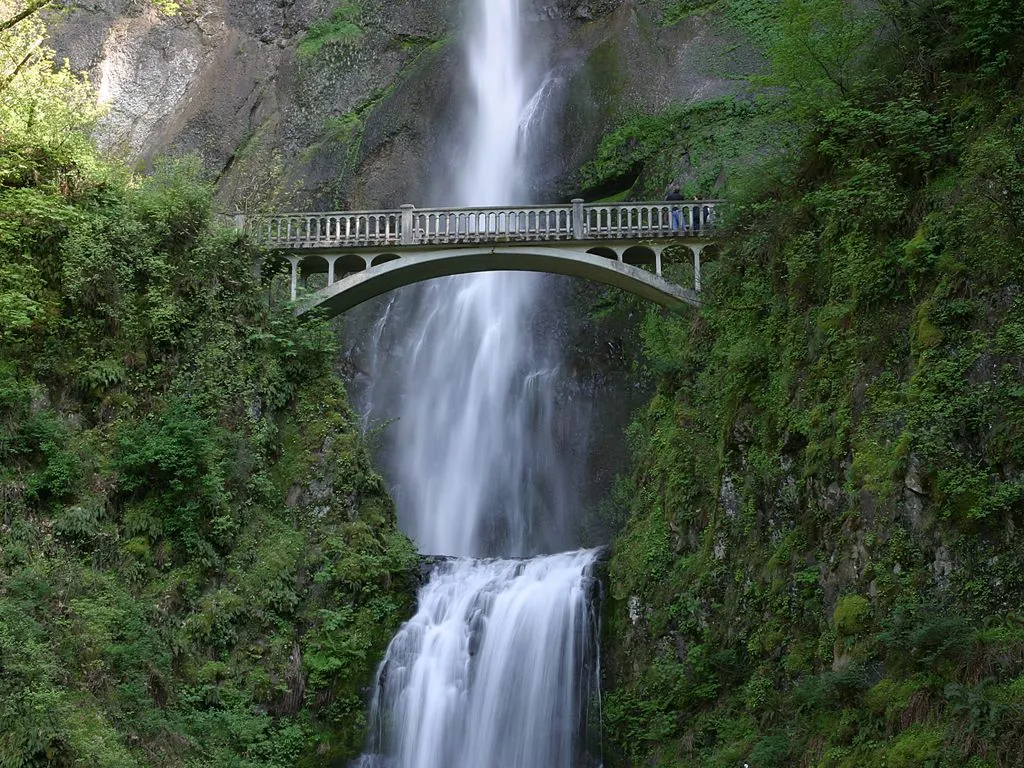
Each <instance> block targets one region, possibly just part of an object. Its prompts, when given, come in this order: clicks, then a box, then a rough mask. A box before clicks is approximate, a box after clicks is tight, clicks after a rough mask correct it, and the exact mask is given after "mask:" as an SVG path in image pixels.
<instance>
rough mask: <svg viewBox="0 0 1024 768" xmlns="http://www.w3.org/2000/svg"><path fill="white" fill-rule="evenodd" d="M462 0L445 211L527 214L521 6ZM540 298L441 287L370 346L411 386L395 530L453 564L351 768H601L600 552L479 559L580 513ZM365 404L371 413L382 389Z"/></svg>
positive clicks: (502, 288)
mask: <svg viewBox="0 0 1024 768" xmlns="http://www.w3.org/2000/svg"><path fill="white" fill-rule="evenodd" d="M469 3H470V7H469V16H470V19H471V24H470V27H469V29H468V30H467V41H468V50H467V54H468V62H469V72H470V84H471V88H470V90H471V93H470V94H469V99H470V100H471V101H472V106H473V110H472V115H473V118H472V119H471V120H470V121H469V125H468V128H467V140H466V144H465V146H464V151H463V153H462V160H463V165H462V167H461V173H460V178H459V181H458V183H457V185H456V189H455V190H454V191H453V194H452V197H453V198H454V199H453V200H451V202H453V203H454V204H456V205H465V206H485V205H508V204H514V203H519V202H522V199H521V198H522V190H523V189H524V188H525V183H524V179H523V178H522V176H523V174H522V172H521V168H523V167H524V166H525V165H526V163H525V156H526V155H525V153H527V152H528V149H529V146H530V135H531V130H532V129H533V126H535V125H536V124H537V122H538V121H537V119H536V118H537V116H538V114H539V113H540V111H541V110H542V109H543V101H544V95H543V93H544V91H545V90H546V88H545V85H544V84H542V85H540V87H539V88H538V87H536V86H532V85H531V83H530V78H529V77H528V76H527V75H526V74H525V73H526V70H527V67H526V66H525V62H524V61H523V60H522V50H521V44H520V41H521V30H520V15H519V2H518V0H469ZM542 290H543V281H542V279H541V278H539V277H538V276H536V275H530V274H523V273H490V274H482V275H473V276H465V277H460V278H452V279H447V280H439V281H434V282H432V283H430V284H429V285H427V286H426V287H425V288H423V289H421V290H419V291H417V292H416V293H415V294H413V296H412V297H413V298H418V301H416V302H415V303H414V304H412V305H411V306H410V308H409V309H405V310H397V311H396V312H395V313H394V314H395V315H398V316H401V317H402V324H403V327H404V328H406V329H410V330H411V336H410V337H409V338H407V339H406V340H405V341H404V343H402V344H400V346H399V347H398V348H397V349H396V350H391V352H390V354H388V355H382V354H380V350H379V349H376V348H375V349H374V350H373V351H372V352H371V365H373V366H374V367H375V368H376V370H373V371H371V376H370V378H371V379H377V380H382V379H387V377H392V376H397V377H399V379H400V381H401V390H402V391H401V397H400V405H399V406H398V409H397V414H396V415H397V416H398V421H397V423H395V424H394V425H392V426H391V428H390V429H391V430H393V432H392V435H391V439H392V452H391V453H392V455H391V457H390V460H389V464H390V467H389V469H390V472H389V475H390V477H391V479H392V481H393V482H394V483H395V485H396V493H395V495H396V499H397V502H398V509H399V519H400V522H401V523H402V525H403V527H404V528H405V530H406V531H407V532H408V533H410V534H411V535H412V537H413V538H414V539H415V540H416V542H417V543H418V545H419V546H420V549H421V550H422V551H425V552H429V553H443V554H450V555H458V556H461V557H460V558H459V559H456V560H453V561H450V562H447V563H445V564H444V565H442V566H439V567H438V568H437V569H436V570H435V572H434V573H433V574H432V576H431V579H430V582H429V583H428V584H427V585H426V586H424V587H423V588H422V589H421V590H420V594H419V607H418V611H417V613H416V616H415V617H414V618H412V619H411V620H410V621H409V622H407V623H406V624H405V625H404V626H403V627H402V628H401V630H400V631H399V632H398V634H397V635H396V636H395V638H394V639H393V640H392V642H391V645H390V646H389V648H388V652H387V657H386V659H385V661H384V663H383V664H382V665H381V667H380V669H379V671H378V676H377V684H376V687H375V689H374V699H373V705H372V708H371V738H370V742H369V744H368V746H367V751H366V753H365V754H364V755H363V756H362V757H361V758H360V759H359V761H358V762H357V763H356V765H357V766H358V767H359V768H575V767H577V766H581V765H584V764H588V761H589V760H591V758H590V757H589V756H588V755H589V752H588V749H587V746H588V745H587V739H586V733H585V732H586V728H585V725H586V724H587V722H589V721H590V720H591V719H592V718H591V715H592V713H593V711H594V709H593V708H594V707H595V705H596V702H597V701H598V698H597V694H598V691H597V676H596V675H597V645H596V644H597V631H596V624H597V619H596V613H595V607H594V592H595V589H594V585H595V581H594V579H593V577H592V575H591V569H592V566H593V564H594V561H595V559H596V553H595V552H594V551H580V552H572V553H567V554H560V555H547V556H541V557H533V558H532V559H529V560H510V559H499V560H474V559H470V558H472V557H480V556H489V555H501V556H503V557H517V556H526V555H535V554H536V553H538V552H550V551H552V547H557V546H562V547H564V546H567V544H568V537H567V535H566V530H567V526H566V522H567V520H568V517H569V515H570V514H571V513H572V512H574V511H578V510H577V509H574V507H573V504H574V495H575V493H574V491H573V489H574V488H575V487H576V484H575V482H574V478H572V477H571V475H572V471H571V469H572V468H571V464H570V462H569V461H568V460H567V459H566V458H565V453H566V451H565V450H564V446H561V445H560V441H559V438H558V435H557V434H556V427H555V425H556V423H557V416H558V414H557V413H556V411H557V408H556V400H555V396H556V390H557V388H558V386H559V381H560V380H561V378H562V376H563V375H564V374H563V373H562V364H561V357H560V354H559V350H558V346H557V344H556V343H553V342H551V341H550V340H546V339H545V337H544V335H543V334H539V333H537V324H535V323H532V322H531V315H532V314H533V313H534V312H536V311H537V302H538V296H539V294H540V293H541V291H542ZM404 298H405V294H403V295H400V296H399V299H398V300H397V301H398V303H399V304H400V303H401V302H402V300H403V299H404ZM392 309H393V306H392V304H390V303H389V305H388V308H387V310H386V313H385V316H384V317H382V319H381V325H380V326H379V327H377V328H376V329H375V331H374V333H375V339H376V340H377V342H378V344H379V341H380V339H381V337H382V332H383V330H384V326H383V324H384V323H386V322H387V319H388V317H391V316H393V313H392ZM374 356H376V357H374ZM387 365H394V366H395V367H396V368H397V371H394V370H388V369H387ZM381 399H383V400H386V399H387V398H381ZM367 400H368V402H370V403H371V404H372V405H373V406H374V407H375V408H377V409H379V407H380V406H379V404H378V400H374V399H373V396H372V392H371V393H370V396H369V398H367ZM381 415H383V416H384V417H385V418H387V417H388V416H389V414H381Z"/></svg>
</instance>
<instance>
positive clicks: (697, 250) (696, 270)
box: [690, 245, 704, 293]
mask: <svg viewBox="0 0 1024 768" xmlns="http://www.w3.org/2000/svg"><path fill="white" fill-rule="evenodd" d="M690 247H691V248H693V290H695V291H697V293H700V255H701V253H702V252H703V250H704V246H703V245H691V246H690Z"/></svg>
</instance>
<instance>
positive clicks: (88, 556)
mask: <svg viewBox="0 0 1024 768" xmlns="http://www.w3.org/2000/svg"><path fill="white" fill-rule="evenodd" d="M14 5H16V4H14ZM11 9H12V4H10V3H0V18H8V12H10V11H11ZM40 29H41V28H40V27H39V25H38V20H37V19H29V20H28V21H26V22H24V23H22V24H18V25H16V26H15V27H14V28H13V29H12V30H9V31H6V32H3V33H2V34H3V36H4V37H3V40H4V43H5V45H4V48H3V55H4V56H10V57H11V58H12V60H13V61H19V62H21V66H20V68H19V69H18V70H15V73H16V75H17V77H14V78H12V79H11V80H9V81H8V82H7V83H6V84H5V89H6V90H5V91H4V99H3V102H2V108H0V765H2V766H10V767H14V766H35V765H53V766H71V765H83V764H91V765H96V766H135V765H203V766H209V765H220V766H250V765H252V766H254V765H262V766H271V765H279V766H285V765H289V766H290V765H296V764H326V763H329V762H332V761H336V760H337V759H338V758H340V757H345V756H348V755H351V754H352V753H353V752H355V751H358V748H359V746H360V744H361V740H362V733H361V728H362V723H363V710H364V696H363V689H364V688H365V687H366V686H367V685H368V684H369V683H370V680H371V677H372V674H373V669H374V666H375V664H376V662H377V659H378V658H379V657H380V655H381V653H382V650H383V647H384V646H385V644H386V643H387V642H388V640H389V639H390V636H391V634H392V632H393V630H394V629H395V627H396V626H397V625H398V623H399V622H400V620H401V619H402V618H403V617H404V616H405V615H406V612H407V610H408V608H409V605H410V603H411V600H412V589H413V587H414V585H413V584H412V583H411V581H412V580H413V577H412V574H413V572H414V570H415V568H414V566H415V553H414V551H413V549H412V547H411V545H410V543H409V542H408V540H407V539H406V538H405V537H404V536H403V535H401V534H400V533H399V532H398V530H397V528H396V525H395V517H394V512H393V509H392V504H391V501H390V500H389V498H388V495H387V493H386V490H385V488H384V486H383V483H382V481H381V479H380V477H379V476H378V475H377V474H376V473H375V472H374V470H373V468H372V467H371V465H370V461H369V457H368V454H367V451H366V448H365V446H364V445H363V444H362V441H361V437H360V433H359V432H358V430H357V427H356V423H355V419H354V417H353V414H352V412H351V411H350V410H349V407H348V405H347V404H346V400H345V393H344V389H343V387H342V385H341V383H340V382H339V380H338V379H337V378H336V377H335V376H334V375H333V372H332V361H333V357H334V353H335V341H334V335H333V333H332V331H331V330H330V329H329V328H328V327H327V326H326V324H325V323H320V322H316V321H313V322H305V323H303V324H301V325H300V324H299V322H298V321H297V320H296V319H295V318H294V317H293V316H292V315H291V313H290V311H289V309H288V308H287V307H279V308H276V309H274V308H271V307H270V304H269V303H268V301H267V287H266V286H265V285H262V284H261V283H260V282H259V281H258V280H257V279H255V278H254V273H253V263H254V260H255V259H256V258H257V257H258V256H259V254H258V253H256V252H254V250H253V249H252V247H251V246H250V245H248V244H247V243H246V242H245V241H244V240H242V239H240V238H239V236H238V235H237V234H236V233H234V232H233V231H230V230H227V229H221V228H218V227H217V226H215V225H212V224H211V223H210V222H211V209H210V207H211V199H212V189H210V188H209V187H208V186H205V185H203V184H202V183H200V182H199V181H197V180H196V171H195V169H193V168H191V167H190V166H188V165H187V164H186V165H173V166H167V167H164V168H162V169H161V170H160V171H159V172H157V173H155V174H154V175H152V176H150V177H147V178H140V177H137V176H135V175H133V174H132V173H130V172H129V171H127V170H126V169H125V168H123V167H122V166H119V165H118V164H116V163H114V162H112V161H110V160H108V159H105V158H103V157H102V156H100V155H98V154H97V153H96V152H95V150H94V149H93V148H92V146H91V144H90V142H89V140H88V139H87V137H86V136H85V134H84V133H83V132H84V131H86V130H88V128H89V127H90V120H92V119H94V118H95V116H96V115H95V114H94V113H93V112H90V111H89V110H83V109H82V108H81V106H82V105H83V104H88V103H89V100H90V97H89V89H88V87H87V86H86V85H85V84H84V83H82V82H81V81H79V80H78V79H77V78H75V77H74V76H72V75H71V74H70V73H68V72H66V71H59V70H58V71H54V70H53V68H52V66H51V64H50V61H49V58H48V55H47V53H46V51H45V49H43V48H40V47H39V45H38V42H36V41H37V40H38V35H39V32H40ZM6 64H7V62H6V60H5V63H4V66H6ZM5 71H9V70H5Z"/></svg>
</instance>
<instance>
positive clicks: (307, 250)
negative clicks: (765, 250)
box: [235, 200, 717, 317]
mask: <svg viewBox="0 0 1024 768" xmlns="http://www.w3.org/2000/svg"><path fill="white" fill-rule="evenodd" d="M716 205H717V201H715V200H693V201H672V202H659V203H615V204H605V203H594V204H584V203H583V201H582V200H574V201H572V203H571V204H570V205H541V206H524V207H495V208H415V207H413V206H412V205H403V206H402V207H401V209H400V210H384V211H350V212H334V213H287V214H278V215H270V216H261V217H244V216H236V217H235V225H236V227H238V228H240V229H243V230H245V231H247V232H249V233H250V235H251V236H252V237H253V239H254V240H255V241H256V242H258V243H260V244H262V245H264V246H265V247H267V248H268V249H270V250H271V251H272V252H274V253H276V254H279V255H280V256H282V257H284V258H285V259H287V261H288V263H289V264H290V276H291V296H292V299H293V300H299V301H298V309H297V310H296V311H297V313H298V314H303V313H305V312H308V311H309V310H311V309H314V308H317V307H320V308H323V310H325V311H326V314H327V315H328V316H329V317H333V316H334V315H337V314H340V313H342V312H345V311H346V310H348V309H351V308H352V307H354V306H356V305H357V304H360V303H362V302H364V301H366V300H368V299H371V298H373V297H374V296H378V295H380V294H382V293H385V292H387V291H390V290H393V289H395V288H400V287H402V286H405V285H410V284H412V283H417V282H420V281H422V280H429V279H431V278H435V277H444V276H447V275H457V274H467V273H470V272H486V271H494V270H520V271H529V272H548V273H553V274H562V275H572V276H575V277H582V278H587V279H591V280H596V281H598V282H601V283H605V284H607V285H613V286H616V287H619V288H622V289H625V290H627V291H629V292H631V293H634V294H636V295H637V296H640V297H642V298H644V299H647V300H649V301H653V302H655V303H657V304H661V305H663V306H666V307H681V306H684V305H691V306H700V298H699V293H700V269H701V255H702V252H703V251H704V249H705V248H706V247H708V246H709V245H713V242H714V241H713V234H714V224H715V207H716ZM670 246H682V247H684V248H685V249H687V250H688V251H689V254H690V255H691V256H692V260H693V285H692V286H686V287H684V286H682V285H678V284H677V283H673V282H670V281H669V280H666V279H665V278H664V277H663V276H662V258H663V254H664V252H665V249H666V248H668V247H670ZM315 274H325V275H326V285H325V286H324V287H322V288H320V289H319V290H314V291H308V292H304V293H302V294H300V292H299V285H300V282H302V283H306V281H308V279H309V277H310V276H311V275H315Z"/></svg>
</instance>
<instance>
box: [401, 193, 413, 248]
mask: <svg viewBox="0 0 1024 768" xmlns="http://www.w3.org/2000/svg"><path fill="white" fill-rule="evenodd" d="M415 209H416V206H414V205H412V204H411V203H406V204H405V205H403V206H402V245H414V244H415V243H416V239H415V233H414V232H413V229H412V212H413V211H414V210H415Z"/></svg>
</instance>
